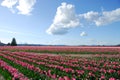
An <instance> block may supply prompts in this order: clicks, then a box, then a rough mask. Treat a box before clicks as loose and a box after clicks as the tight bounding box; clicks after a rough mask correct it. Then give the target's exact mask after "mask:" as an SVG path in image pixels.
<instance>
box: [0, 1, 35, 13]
mask: <svg viewBox="0 0 120 80" xmlns="http://www.w3.org/2000/svg"><path fill="white" fill-rule="evenodd" d="M35 3H36V0H4V1H2V3H1V6H4V7H7V8H9V9H10V10H11V11H12V12H14V11H15V9H17V10H18V11H19V12H18V13H19V14H23V15H29V14H30V12H31V11H32V10H33V6H34V4H35Z"/></svg>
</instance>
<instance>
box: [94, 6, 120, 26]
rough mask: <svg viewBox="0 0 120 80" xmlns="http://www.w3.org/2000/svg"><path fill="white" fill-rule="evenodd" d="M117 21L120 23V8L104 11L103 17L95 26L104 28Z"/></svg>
mask: <svg viewBox="0 0 120 80" xmlns="http://www.w3.org/2000/svg"><path fill="white" fill-rule="evenodd" d="M117 21H120V8H118V9H116V10H113V11H104V12H103V13H102V16H100V17H99V18H98V19H97V20H96V21H95V24H96V25H97V26H102V25H106V24H109V23H113V22H117Z"/></svg>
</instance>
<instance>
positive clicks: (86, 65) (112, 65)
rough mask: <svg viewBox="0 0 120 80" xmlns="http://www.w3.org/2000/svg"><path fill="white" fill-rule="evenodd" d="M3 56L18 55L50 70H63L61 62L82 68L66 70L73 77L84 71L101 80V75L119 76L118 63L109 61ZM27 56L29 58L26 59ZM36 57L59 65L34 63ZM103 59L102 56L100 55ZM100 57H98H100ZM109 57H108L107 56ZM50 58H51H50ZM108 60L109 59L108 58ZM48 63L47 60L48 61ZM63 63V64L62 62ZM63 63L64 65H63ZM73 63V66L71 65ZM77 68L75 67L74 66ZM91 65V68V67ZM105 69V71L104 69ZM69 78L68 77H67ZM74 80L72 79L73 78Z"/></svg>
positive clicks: (43, 56)
mask: <svg viewBox="0 0 120 80" xmlns="http://www.w3.org/2000/svg"><path fill="white" fill-rule="evenodd" d="M5 54H9V55H11V56H14V55H15V56H16V55H17V56H16V57H18V55H20V57H18V58H21V59H25V60H28V61H32V60H33V62H36V63H39V65H45V66H46V67H51V68H58V69H60V70H64V69H65V68H64V67H61V66H59V65H61V61H62V64H68V63H69V64H68V66H72V67H80V68H82V69H83V70H73V69H72V68H70V69H69V68H66V69H65V71H66V72H68V73H69V70H72V72H73V75H74V72H77V75H83V74H84V73H85V71H86V70H87V71H89V73H88V76H95V74H94V73H95V72H96V71H98V72H100V73H101V79H103V78H104V79H105V76H104V75H103V74H106V73H108V74H113V73H117V74H118V75H120V71H119V69H120V63H119V62H115V61H112V62H111V61H109V60H106V61H105V60H98V61H96V60H94V59H90V60H89V59H86V58H73V59H72V58H69V57H63V56H50V55H34V56H33V57H32V54H28V53H21V52H17V53H16V52H15V53H11V54H10V53H5ZM28 56H29V57H30V58H28ZM37 56H40V57H42V58H41V60H42V61H44V60H45V61H46V60H47V59H51V60H53V61H55V60H57V61H58V62H59V63H58V65H54V64H48V63H45V62H39V61H38V60H37V61H38V62H37V61H36V58H39V57H37ZM102 56H103V57H104V55H102ZM102 56H101V55H100V57H102ZM105 56H106V55H105ZM108 56H109V55H108ZM51 57H52V58H51ZM98 57H99V56H98ZM111 57H112V56H111ZM108 58H110V57H108ZM48 61H49V60H48ZM64 61H65V62H64ZM63 62H64V63H63ZM71 63H73V64H71ZM74 64H75V65H77V66H75V65H74ZM101 64H103V66H101ZM91 65H92V66H91ZM106 68H107V69H106ZM44 73H45V74H46V75H48V76H51V70H49V71H44ZM56 77H57V74H53V75H52V78H56ZM68 78H69V77H68ZM58 79H61V80H62V79H63V77H59V78H58ZM73 79H74V78H73ZM110 79H114V78H110Z"/></svg>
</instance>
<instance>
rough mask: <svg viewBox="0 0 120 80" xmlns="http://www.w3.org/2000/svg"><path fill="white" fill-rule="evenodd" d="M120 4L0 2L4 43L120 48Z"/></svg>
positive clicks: (104, 0) (116, 0)
mask: <svg viewBox="0 0 120 80" xmlns="http://www.w3.org/2000/svg"><path fill="white" fill-rule="evenodd" d="M119 25H120V0H109V1H108V0H51V1H50V0H0V41H1V42H4V43H8V42H11V40H12V38H13V37H15V38H16V40H17V43H32V44H33V43H34V44H53V45H54V44H65V45H94V44H97V45H111V44H112V45H114V44H115V45H116V44H120V37H119V34H120V27H119Z"/></svg>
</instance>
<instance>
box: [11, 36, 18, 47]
mask: <svg viewBox="0 0 120 80" xmlns="http://www.w3.org/2000/svg"><path fill="white" fill-rule="evenodd" d="M11 46H17V43H16V39H15V38H13V39H12V42H11Z"/></svg>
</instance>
